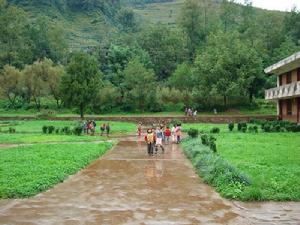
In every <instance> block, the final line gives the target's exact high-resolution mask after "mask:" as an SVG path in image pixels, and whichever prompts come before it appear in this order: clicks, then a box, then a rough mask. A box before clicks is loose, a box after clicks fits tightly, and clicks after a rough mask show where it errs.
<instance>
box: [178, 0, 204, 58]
mask: <svg viewBox="0 0 300 225" xmlns="http://www.w3.org/2000/svg"><path fill="white" fill-rule="evenodd" d="M179 25H180V27H181V28H182V30H183V31H184V32H185V34H186V35H187V41H188V42H187V45H188V49H189V56H190V59H191V61H192V60H193V59H194V57H195V53H196V49H197V47H198V46H199V45H200V43H201V42H202V41H204V39H205V24H203V17H202V15H201V8H200V4H199V1H198V0H186V1H185V2H184V5H183V7H182V9H181V14H180V18H179Z"/></svg>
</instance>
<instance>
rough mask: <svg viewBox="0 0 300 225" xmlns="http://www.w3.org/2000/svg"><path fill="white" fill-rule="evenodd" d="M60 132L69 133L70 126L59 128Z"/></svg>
mask: <svg viewBox="0 0 300 225" xmlns="http://www.w3.org/2000/svg"><path fill="white" fill-rule="evenodd" d="M61 133H63V134H67V135H69V134H71V133H72V132H71V130H70V127H64V128H62V129H61Z"/></svg>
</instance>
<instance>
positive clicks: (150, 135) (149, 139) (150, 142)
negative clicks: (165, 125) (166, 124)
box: [145, 129, 155, 156]
mask: <svg viewBox="0 0 300 225" xmlns="http://www.w3.org/2000/svg"><path fill="white" fill-rule="evenodd" d="M145 141H146V143H147V151H148V155H149V156H152V155H153V149H154V145H155V135H154V132H153V130H152V129H148V130H147V135H146V136H145Z"/></svg>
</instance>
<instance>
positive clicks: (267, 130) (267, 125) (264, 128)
mask: <svg viewBox="0 0 300 225" xmlns="http://www.w3.org/2000/svg"><path fill="white" fill-rule="evenodd" d="M262 129H263V131H264V132H271V126H270V125H269V124H264V126H263V127H262Z"/></svg>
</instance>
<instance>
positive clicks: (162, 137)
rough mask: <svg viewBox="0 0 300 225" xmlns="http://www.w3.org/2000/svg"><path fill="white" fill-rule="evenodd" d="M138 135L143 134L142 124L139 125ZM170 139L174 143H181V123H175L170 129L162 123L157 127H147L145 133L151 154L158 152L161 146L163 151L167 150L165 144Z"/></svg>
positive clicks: (148, 150)
mask: <svg viewBox="0 0 300 225" xmlns="http://www.w3.org/2000/svg"><path fill="white" fill-rule="evenodd" d="M138 135H139V136H141V135H142V124H141V123H140V124H139V125H138ZM170 139H171V141H172V143H177V144H179V143H180V141H181V124H176V125H173V126H172V128H171V129H170V127H169V126H165V125H160V126H157V127H156V128H155V126H152V128H148V129H147V133H146V135H145V142H146V143H147V152H148V155H149V156H153V155H154V154H157V153H158V150H159V148H160V149H161V150H162V153H164V152H165V148H164V144H169V143H170Z"/></svg>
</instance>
